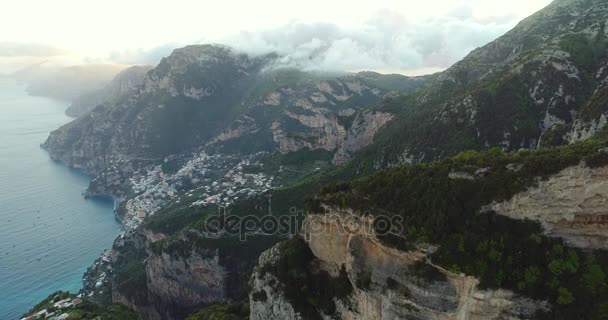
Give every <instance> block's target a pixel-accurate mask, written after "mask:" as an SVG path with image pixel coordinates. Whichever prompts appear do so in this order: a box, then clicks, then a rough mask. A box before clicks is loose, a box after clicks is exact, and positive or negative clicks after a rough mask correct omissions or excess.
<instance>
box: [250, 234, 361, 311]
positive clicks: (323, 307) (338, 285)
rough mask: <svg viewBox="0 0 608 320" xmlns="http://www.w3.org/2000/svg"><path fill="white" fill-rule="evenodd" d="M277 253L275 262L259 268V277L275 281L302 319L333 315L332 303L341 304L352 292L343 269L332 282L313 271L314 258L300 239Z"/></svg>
mask: <svg viewBox="0 0 608 320" xmlns="http://www.w3.org/2000/svg"><path fill="white" fill-rule="evenodd" d="M279 250H280V256H279V257H278V261H276V262H275V263H272V264H267V265H265V266H263V267H262V270H261V275H262V276H264V274H266V273H270V274H272V275H273V276H275V277H276V278H277V279H278V280H279V283H278V284H277V285H278V286H279V288H278V289H279V290H281V291H282V293H283V296H284V297H285V298H286V299H287V301H289V302H290V304H291V305H292V306H293V307H294V310H295V311H296V312H299V313H300V314H301V315H302V317H303V318H304V319H312V320H314V319H320V318H321V316H320V313H319V312H322V313H324V314H326V315H335V313H336V305H335V303H334V299H340V300H343V301H344V300H346V298H347V297H348V296H349V295H350V294H351V293H352V290H353V287H352V285H351V283H350V280H349V279H348V275H347V274H346V270H345V269H344V266H343V267H342V270H341V271H340V275H339V276H338V277H336V278H334V277H332V276H331V275H330V274H329V273H327V271H324V270H315V268H313V267H312V265H311V264H312V263H313V262H314V255H313V253H312V252H311V251H310V248H309V247H308V245H307V244H306V242H304V240H303V239H302V238H300V237H294V238H293V239H291V240H288V241H284V242H282V243H281V245H280V248H279ZM316 269H318V268H316ZM313 270H314V271H313Z"/></svg>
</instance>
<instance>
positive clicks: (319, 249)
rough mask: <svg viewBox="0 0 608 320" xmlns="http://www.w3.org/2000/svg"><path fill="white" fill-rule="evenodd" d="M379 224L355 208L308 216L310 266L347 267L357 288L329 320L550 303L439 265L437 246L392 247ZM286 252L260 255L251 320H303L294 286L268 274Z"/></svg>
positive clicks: (495, 313) (460, 314) (510, 310)
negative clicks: (290, 292)
mask: <svg viewBox="0 0 608 320" xmlns="http://www.w3.org/2000/svg"><path fill="white" fill-rule="evenodd" d="M372 223H373V222H372V220H371V219H370V218H366V217H359V216H356V215H353V214H352V213H351V212H348V211H341V212H336V213H332V214H331V215H309V216H308V217H307V219H306V222H305V229H304V231H303V237H304V238H305V239H307V240H306V241H307V244H308V246H309V248H310V250H311V251H312V253H313V254H314V261H313V262H311V266H310V267H311V268H314V267H313V265H316V266H318V268H321V269H323V270H325V271H328V272H329V273H330V274H333V275H337V274H338V273H339V272H340V271H339V270H340V269H341V268H344V269H345V270H346V272H347V274H348V279H349V281H350V283H351V284H352V286H353V288H354V290H353V291H352V293H351V294H350V295H349V296H348V297H347V298H346V299H345V300H338V299H337V298H334V299H335V302H336V310H335V312H334V314H323V315H322V316H323V318H324V319H332V318H338V319H402V318H408V319H410V318H411V319H529V318H532V316H533V315H534V313H535V312H536V311H537V310H539V309H544V308H547V305H546V303H544V302H541V301H534V300H531V299H528V298H524V297H520V296H518V295H516V294H514V293H513V292H510V291H508V290H481V289H479V288H478V283H479V282H478V281H477V279H475V278H473V277H467V276H464V275H462V274H454V273H451V272H448V271H446V270H445V269H443V268H441V267H439V266H436V265H433V264H432V263H431V262H430V261H428V260H427V259H426V258H427V255H428V254H429V253H432V252H433V251H434V250H435V248H434V247H433V246H428V245H427V246H418V247H417V248H416V249H414V250H410V251H401V250H398V249H395V248H392V247H388V246H386V245H384V244H382V242H381V241H379V239H378V238H377V237H376V235H375V233H374V231H373V226H372ZM281 254H282V253H281V250H280V247H279V246H277V247H274V248H273V249H271V250H269V251H267V252H265V253H264V254H262V255H261V257H260V260H259V263H258V267H256V269H255V271H254V273H253V275H252V277H251V280H250V285H251V287H252V289H251V292H252V294H250V304H251V314H250V317H251V319H260V320H262V319H277V320H278V319H302V318H303V317H302V314H300V313H299V311H298V310H297V309H296V308H294V302H293V301H289V300H288V299H286V297H285V295H284V294H283V290H284V286H289V285H290V284H288V283H280V281H279V280H278V278H277V277H276V276H274V275H272V274H270V273H264V272H262V269H264V267H265V266H267V265H269V264H270V265H272V264H274V263H277V261H278V259H279V257H280V256H281ZM421 270H424V271H421ZM424 274H426V275H424ZM429 274H433V275H432V276H431V277H429V276H428V275H429ZM260 292H264V294H260ZM259 296H263V297H265V298H263V299H260V298H259ZM301 298H302V299H304V300H305V299H308V298H307V297H301Z"/></svg>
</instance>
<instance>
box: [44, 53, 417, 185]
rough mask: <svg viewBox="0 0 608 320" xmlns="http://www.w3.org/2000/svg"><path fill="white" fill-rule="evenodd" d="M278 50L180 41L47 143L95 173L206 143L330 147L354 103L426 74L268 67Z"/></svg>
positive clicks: (244, 149)
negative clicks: (128, 90) (116, 96)
mask: <svg viewBox="0 0 608 320" xmlns="http://www.w3.org/2000/svg"><path fill="white" fill-rule="evenodd" d="M276 58H277V56H276V55H272V54H271V55H266V56H260V57H250V56H247V55H244V54H238V53H235V52H233V51H232V50H231V49H229V48H226V47H221V46H211V45H203V46H188V47H185V48H182V49H177V50H175V51H174V52H173V54H171V55H170V56H169V57H167V58H164V59H163V60H162V61H161V62H160V64H159V65H158V66H157V67H156V68H154V69H153V70H151V71H150V72H148V73H147V74H146V76H145V79H144V81H143V84H142V85H141V86H140V87H139V89H138V90H136V91H135V92H134V93H133V94H131V95H129V96H127V97H125V99H122V100H120V101H119V102H118V103H116V104H114V105H112V104H108V105H104V106H102V107H99V108H96V109H95V110H93V111H92V112H91V113H89V114H87V115H85V116H84V117H82V118H79V119H77V120H75V121H73V122H71V123H69V124H67V125H66V126H64V127H62V128H60V129H59V130H57V131H55V132H53V133H52V134H51V136H50V137H49V139H48V140H47V141H46V143H45V144H44V147H45V148H46V149H47V150H49V153H50V154H51V157H53V158H54V159H58V160H61V161H62V162H64V163H66V164H68V165H70V166H74V167H81V168H84V169H86V170H87V171H89V172H92V173H98V172H100V171H101V170H102V169H103V168H104V167H106V166H107V162H106V159H108V158H121V159H124V158H126V159H142V158H144V159H162V158H164V157H166V156H169V155H172V154H176V153H180V152H183V151H186V150H190V149H192V148H197V147H202V146H205V145H213V147H214V148H221V149H222V150H225V152H235V151H238V152H240V153H245V154H247V153H254V152H258V151H274V150H279V151H281V152H290V151H296V150H300V149H303V148H308V149H324V150H334V149H336V148H338V147H339V146H340V144H341V143H342V142H343V141H344V140H345V139H346V136H347V134H348V133H347V131H348V129H349V128H350V123H352V119H353V118H355V117H357V116H356V114H357V112H358V111H361V110H363V109H364V107H366V106H368V105H370V104H372V103H375V102H378V101H380V100H381V99H382V97H383V96H384V95H385V94H387V93H388V92H391V91H394V90H402V91H407V90H412V89H413V88H416V87H417V86H419V85H420V84H421V83H422V81H423V79H422V78H407V77H403V76H397V75H388V76H383V75H379V74H375V73H360V74H342V75H332V74H318V73H305V72H301V71H297V70H285V69H282V70H275V69H273V68H272V62H273V61H274V59H276ZM376 115H377V116H376ZM375 118H381V119H386V118H387V116H386V115H385V114H384V113H379V112H374V113H372V114H371V115H367V116H366V117H361V118H360V119H363V120H373V119H375ZM384 122H385V121H372V123H373V124H375V125H377V126H381V125H382V124H384ZM351 149H352V147H351Z"/></svg>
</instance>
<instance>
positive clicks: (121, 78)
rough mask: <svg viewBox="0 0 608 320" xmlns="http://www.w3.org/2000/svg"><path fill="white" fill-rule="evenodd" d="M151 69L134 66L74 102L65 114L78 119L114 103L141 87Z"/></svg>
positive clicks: (149, 67)
mask: <svg viewBox="0 0 608 320" xmlns="http://www.w3.org/2000/svg"><path fill="white" fill-rule="evenodd" d="M151 69H152V66H132V67H129V68H127V69H124V70H122V71H121V72H119V73H118V74H117V75H116V76H115V77H114V78H113V79H112V81H110V83H108V84H107V85H105V86H104V87H103V88H101V89H99V90H96V91H93V92H89V93H86V94H84V95H82V96H79V97H77V98H76V99H75V100H73V101H72V104H71V105H70V107H69V108H68V109H67V110H66V111H65V113H66V114H67V115H68V116H71V117H75V118H77V117H80V116H82V115H83V114H85V113H87V112H89V111H91V110H93V108H95V107H96V106H98V105H100V104H103V103H109V104H112V103H114V101H117V100H119V99H120V98H121V97H122V96H124V95H127V94H128V93H130V92H131V91H133V90H135V89H136V88H137V87H138V86H140V85H141V84H142V83H143V81H144V76H145V75H146V73H147V72H148V71H150V70H151Z"/></svg>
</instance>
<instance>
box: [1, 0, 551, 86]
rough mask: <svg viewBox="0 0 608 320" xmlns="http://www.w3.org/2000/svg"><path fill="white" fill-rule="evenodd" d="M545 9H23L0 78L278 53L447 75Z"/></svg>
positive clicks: (11, 7) (13, 9)
mask: <svg viewBox="0 0 608 320" xmlns="http://www.w3.org/2000/svg"><path fill="white" fill-rule="evenodd" d="M549 3H550V0H509V1H497V0H423V1H420V0H417V1H411V0H396V1H393V0H370V1H353V0H349V1H343V0H307V1H297V2H296V1H287V0H282V1H279V0H256V1H251V0H249V1H235V0H220V1H218V0H214V1H206V0H198V1H197V0H172V1H156V0H103V1H100V0H53V1H48V0H19V1H10V2H9V1H6V3H4V4H3V5H2V7H3V10H2V11H1V12H0V70H2V67H3V66H5V67H6V66H8V65H18V64H21V65H22V64H25V63H29V62H31V61H43V60H45V59H46V60H49V61H58V63H81V62H86V63H126V64H154V63H157V62H158V60H159V59H160V58H161V57H162V56H166V55H167V54H169V53H170V52H171V50H172V49H173V48H176V47H180V46H183V45H187V44H196V43H222V44H226V45H230V46H233V47H235V48H237V49H238V50H241V51H245V52H248V53H266V52H269V51H276V52H278V53H280V54H281V55H283V56H284V59H283V63H285V64H286V65H292V66H297V67H301V68H304V69H315V68H318V69H336V70H349V71H355V70H369V69H371V70H378V71H383V70H386V71H394V72H399V73H406V74H408V73H409V74H415V73H426V72H430V71H435V70H441V69H445V68H447V67H449V66H450V65H451V64H453V63H454V62H456V61H458V60H459V59H461V58H462V57H464V56H465V55H466V54H467V53H468V52H470V51H471V50H472V49H474V48H476V47H478V46H481V45H483V44H485V43H487V42H489V41H491V40H493V39H495V38H496V37H498V36H500V35H501V34H504V33H505V32H506V31H508V30H509V29H510V28H512V27H513V26H515V25H516V24H517V22H519V21H520V20H522V19H523V18H525V17H526V16H529V15H530V14H532V13H534V12H535V11H537V10H539V9H541V8H543V7H544V6H546V5H547V4H549Z"/></svg>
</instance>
